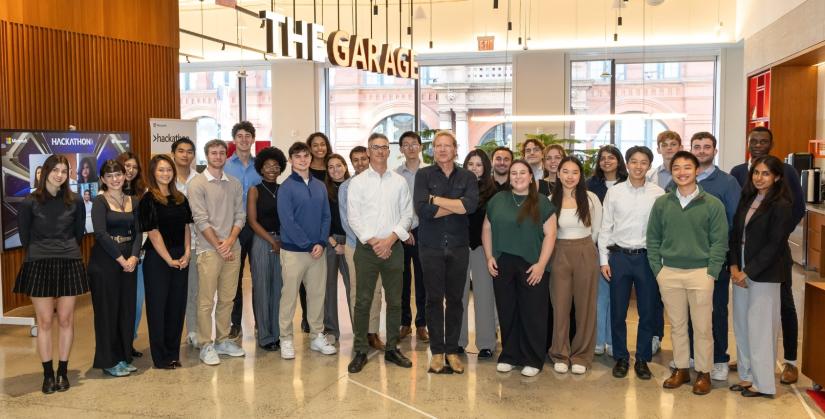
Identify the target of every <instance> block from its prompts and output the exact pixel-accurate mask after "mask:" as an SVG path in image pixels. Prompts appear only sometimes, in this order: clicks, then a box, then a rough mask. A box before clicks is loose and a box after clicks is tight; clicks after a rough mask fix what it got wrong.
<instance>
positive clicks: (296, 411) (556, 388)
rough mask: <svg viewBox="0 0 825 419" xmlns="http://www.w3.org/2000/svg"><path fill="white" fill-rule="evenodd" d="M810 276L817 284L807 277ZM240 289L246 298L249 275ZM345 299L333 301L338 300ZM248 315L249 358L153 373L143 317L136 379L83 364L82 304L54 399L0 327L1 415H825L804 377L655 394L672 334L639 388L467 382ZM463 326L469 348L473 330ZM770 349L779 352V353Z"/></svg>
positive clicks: (632, 384) (599, 376)
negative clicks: (260, 337) (267, 325)
mask: <svg viewBox="0 0 825 419" xmlns="http://www.w3.org/2000/svg"><path fill="white" fill-rule="evenodd" d="M805 275H806V274H805V273H803V272H802V271H801V270H799V268H798V267H796V268H795V271H794V293H795V296H796V301H797V310H798V311H799V315H800V317H801V315H802V314H801V310H802V301H803V296H802V292H803V289H804V281H805ZM807 276H808V277H810V278H814V276H815V274H810V273H808V274H807ZM245 282H246V285H247V286H246V287H245V290H247V295H246V301H247V302H249V301H250V299H249V297H250V296H249V293H248V290H249V287H248V282H249V278H248V272H247V278H246V280H245ZM342 292H343V291H340V292H339V300H341V301H344V300H343V293H342ZM342 306H343V305H342ZM250 308H251V307H250V305H248V304H247V306H246V313H245V316H244V338H243V346H244V348H245V349H246V351H247V356H246V357H245V358H242V359H224V360H223V361H222V363H221V365H219V366H217V367H209V366H206V365H203V364H200V363H199V361H198V352H197V351H196V350H194V349H192V348H190V347H189V346H184V348H182V358H183V359H182V362H183V365H184V368H182V369H177V370H173V371H167V370H157V369H153V368H151V361H150V360H149V359H147V357H148V356H149V354H148V352H149V350H148V341H147V338H146V323H145V320H144V321H143V322H142V323H141V328H140V337H139V338H138V340H137V342H136V347H137V348H138V349H139V350H141V351H143V352H144V353H146V355H145V356H144V358H142V359H138V360H136V362H135V366H137V367H138V368H139V371H138V372H136V373H133V374H132V375H131V376H129V377H126V378H111V377H106V376H103V375H102V374H101V371H100V370H95V369H92V368H91V365H92V357H93V352H94V330H93V327H92V308H91V304H90V300H89V298H88V296H86V297H84V298H82V299H81V300H80V303H79V305H78V308H77V311H76V331H75V345H74V349H73V351H72V356H71V358H70V364H69V369H70V376H69V377H70V381H71V383H72V388H71V389H70V390H69V391H68V392H65V393H55V394H52V395H44V394H42V393H41V392H40V384H41V381H42V372H41V371H42V370H41V368H40V361H39V359H38V356H37V351H36V346H35V339H34V338H31V337H29V328H28V327H21V326H0V377H2V381H0V418H17V417H20V418H22V417H26V418H39V417H50V418H52V417H84V418H85V417H87V418H97V417H101V418H118V417H199V418H200V417H204V418H206V417H228V418H235V417H313V418H319V417H325V416H326V415H330V416H329V417H358V418H372V417H380V418H386V417H393V418H406V417H439V418H440V417H455V418H463V417H491V418H504V417H507V418H524V417H562V418H624V417H628V418H690V417H694V418H698V417H704V418H713V419H716V418H723V417H731V418H733V417H739V418H782V419H789V418H807V417H823V415H822V412H821V411H820V410H819V409H818V408H817V407H816V405H815V404H814V403H813V402H812V401H811V400H810V399H809V398H808V396H807V395H806V394H805V389H807V388H810V386H811V381H810V380H809V379H807V378H806V377H801V379H800V381H799V383H798V384H796V385H791V386H786V385H779V387H778V394H777V396H776V398H774V399H772V400H767V399H758V400H754V399H745V398H743V397H741V396H740V395H739V394H738V393H733V392H731V391H729V390H728V389H727V387H728V385H730V384H732V383H734V382H736V381H737V380H738V377H737V376H736V374H735V373H731V375H730V377H729V379H728V381H727V382H714V383H713V384H714V390H713V391H712V392H711V394H709V395H707V396H701V397H700V396H694V395H692V394H691V392H690V387H688V386H685V387H683V388H680V389H677V390H663V389H662V387H661V384H662V381H664V379H665V378H666V377H667V376H668V375H669V372H668V369H667V363H668V362H669V361H670V359H671V348H670V346H669V345H670V338H669V337H668V338H666V339H665V344H664V349H663V350H662V352H660V353H659V354H658V355H656V356H655V357H654V360H653V363H652V365H651V369H652V370H653V373H654V375H655V377H654V379H653V380H650V381H641V380H638V379H637V378H635V376H634V375H633V372H632V371H631V372H630V374H629V375H628V377H627V378H625V379H616V378H613V377H612V376H611V368H612V365H613V362H612V360H611V359H609V358H607V357H605V356H602V357H597V358H596V361H595V363H594V366H593V369H592V370H591V371H589V372H588V373H587V374H585V375H584V376H573V375H570V374H565V375H560V374H556V373H554V372H553V371H552V366H551V365H550V364H547V365H546V366H545V369H544V371H543V372H542V373H540V374H539V375H538V376H536V377H533V378H525V377H523V376H521V375H520V374H519V373H518V371H517V370H516V371H513V372H511V373H507V374H501V373H497V372H496V371H495V362H494V361H490V360H487V361H478V360H477V358H476V355H475V354H474V353H473V352H475V350H476V348H475V347H474V346H473V344H472V343H471V346H470V347H469V348H467V349H468V352H469V353H468V355H467V364H468V365H467V371H466V372H465V373H464V374H462V375H456V374H454V375H431V374H427V372H426V369H427V363H428V354H429V352H428V350H427V346H426V345H425V344H422V343H420V342H416V340H415V338H407V339H406V340H404V341H403V342H402V344H401V349H402V350H403V352H404V353H406V354H407V355H408V356H409V357H410V358H411V359H412V361H413V364H414V366H413V368H412V369H402V368H399V367H396V366H394V365H387V364H385V363H384V361H383V358H382V357H381V356H377V355H380V354H377V353H375V352H373V353H371V354H370V361H369V363H368V364H367V366H366V367H365V368H364V370H363V371H362V372H361V373H359V374H355V375H349V374H348V373H347V364H348V362H349V360H350V354H351V349H352V335H351V333H350V325H349V321H348V320H342V323H343V324H342V328H344V330H343V331H342V333H343V336H342V342H341V343H340V354H339V355H335V356H325V355H321V354H319V353H317V352H312V351H310V350H309V343H308V340H307V339H306V335H301V336H297V337H296V352H297V357H296V359H295V360H292V361H284V360H282V359H281V358H280V355H279V353H278V352H273V353H270V352H266V351H263V350H260V349H257V347H256V345H255V340H254V332H253V325H252V320H251V319H252V316H251V310H250ZM15 314H16V315H31V310H30V308H24V309H21V310H18V312H16V313H15ZM629 317H630V318H629V323H631V324H630V325H629V329H631V331H630V336H629V340H630V341H631V342H635V323H636V320H637V316H636V314H635V313H631V314H630V316H629ZM471 318H472V316H471ZM342 319H346V317H343V316H342ZM382 323H383V319H382ZM296 325H297V323H296ZM470 326H471V327H470V328H471V336H470V338H471V339H470V341H471V342H472V341H473V335H472V322H471V325H470ZM382 328H383V326H382ZM296 329H297V328H296ZM730 338H731V343H730V350H729V352H730V353H731V354H732V355H735V343H734V339H733V330H732V328H731V331H730ZM800 339H801V336H800ZM778 346H779V348H780V350H781V347H782V345H781V344H780V345H778ZM780 355H781V354H780ZM780 359H781V358H780Z"/></svg>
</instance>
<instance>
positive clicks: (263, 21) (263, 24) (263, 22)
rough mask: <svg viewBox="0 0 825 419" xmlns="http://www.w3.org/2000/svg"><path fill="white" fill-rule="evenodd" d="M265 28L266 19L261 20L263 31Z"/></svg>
mask: <svg viewBox="0 0 825 419" xmlns="http://www.w3.org/2000/svg"><path fill="white" fill-rule="evenodd" d="M264 26H266V19H261V26H260V27H261V29H263V28H264Z"/></svg>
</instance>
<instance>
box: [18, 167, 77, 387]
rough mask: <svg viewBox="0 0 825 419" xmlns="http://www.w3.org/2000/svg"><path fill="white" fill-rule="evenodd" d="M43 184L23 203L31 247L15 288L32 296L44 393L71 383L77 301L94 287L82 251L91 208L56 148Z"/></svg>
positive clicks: (22, 221)
mask: <svg viewBox="0 0 825 419" xmlns="http://www.w3.org/2000/svg"><path fill="white" fill-rule="evenodd" d="M42 173H43V174H44V175H43V176H40V178H39V179H38V180H37V184H36V186H37V190H36V191H34V192H32V193H31V194H29V196H27V197H26V199H25V200H23V202H21V203H20V209H19V211H18V213H17V225H18V230H19V233H20V243H21V244H22V245H23V249H24V250H25V252H26V256H25V258H24V259H23V266H21V267H20V271H19V272H18V273H17V280H16V281H15V283H14V292H16V293H19V294H25V295H28V296H29V297H31V300H32V305H33V306H34V312H35V317H36V318H37V325H38V328H39V333H38V334H37V351H38V353H39V354H40V361H41V362H42V363H43V387H42V390H43V393H46V394H51V393H54V392H55V391H66V390H68V389H69V379H68V377H67V370H68V364H69V353H70V352H71V350H72V342H73V341H74V306H75V300H76V299H77V296H78V295H81V294H85V293H87V292H88V291H89V282H88V280H87V278H86V269H85V267H84V266H83V257H82V256H81V254H80V245H79V244H80V241H81V240H82V239H83V232H84V221H85V219H86V211H85V208H84V206H83V202H82V201H81V200H80V199H78V198H77V196H76V195H75V194H74V193H72V190H71V188H69V161H68V159H66V156H63V155H60V154H53V155H51V156H49V157H48V158H47V159H46V161H45V162H44V163H43V169H42ZM55 313H56V314H57V318H58V325H59V329H58V330H59V332H58V346H59V348H58V354H59V362H58V366H57V380H55V373H54V364H53V361H52V356H53V354H54V351H53V349H52V322H53V319H54V316H55Z"/></svg>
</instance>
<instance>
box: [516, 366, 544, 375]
mask: <svg viewBox="0 0 825 419" xmlns="http://www.w3.org/2000/svg"><path fill="white" fill-rule="evenodd" d="M540 371H541V370H539V369H538V368H533V367H524V368H522V369H521V375H523V376H525V377H535V376H536V374H538V373H539V372H540Z"/></svg>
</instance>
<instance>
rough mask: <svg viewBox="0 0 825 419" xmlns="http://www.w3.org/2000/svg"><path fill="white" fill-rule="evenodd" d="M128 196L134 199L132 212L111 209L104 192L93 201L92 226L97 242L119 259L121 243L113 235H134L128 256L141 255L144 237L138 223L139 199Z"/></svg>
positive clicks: (110, 254) (114, 257)
mask: <svg viewBox="0 0 825 419" xmlns="http://www.w3.org/2000/svg"><path fill="white" fill-rule="evenodd" d="M128 198H129V199H130V200H131V201H132V211H131V212H120V211H113V210H111V209H110V208H109V204H108V203H107V202H106V197H105V196H103V195H102V194H101V195H98V196H96V197H95V200H94V202H93V203H92V226H93V227H94V230H95V240H96V244H97V245H100V246H101V247H103V250H105V251H106V253H108V254H109V256H111V257H112V259H117V258H118V257H119V256H123V254H122V253H121V252H120V244H118V243H115V241H114V240H112V237H111V236H130V237H132V242H131V246H132V250H131V252H129V255H127V256H126V257H128V256H135V257H137V256H138V255H140V244H141V243H140V242H141V239H142V238H143V237H142V236H141V230H140V225H139V224H138V200H137V198H135V197H134V196H129V197H128ZM121 244H122V243H121Z"/></svg>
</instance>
